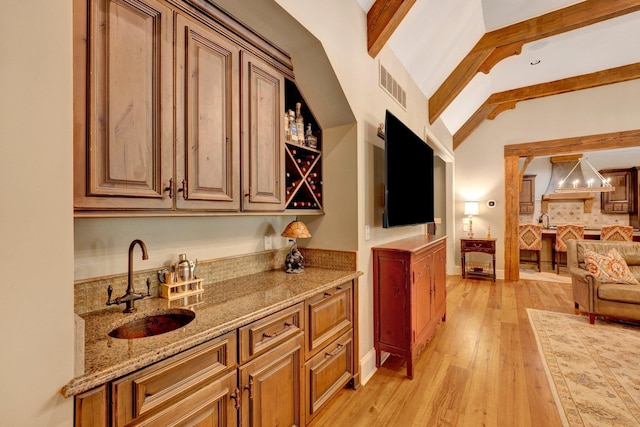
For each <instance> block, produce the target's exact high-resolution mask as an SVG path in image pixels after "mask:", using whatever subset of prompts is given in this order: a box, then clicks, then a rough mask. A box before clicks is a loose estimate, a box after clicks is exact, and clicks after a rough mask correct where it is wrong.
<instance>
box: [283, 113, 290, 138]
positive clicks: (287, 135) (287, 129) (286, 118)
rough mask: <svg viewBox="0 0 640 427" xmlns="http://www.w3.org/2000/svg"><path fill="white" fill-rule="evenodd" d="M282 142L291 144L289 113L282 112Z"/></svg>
mask: <svg viewBox="0 0 640 427" xmlns="http://www.w3.org/2000/svg"><path fill="white" fill-rule="evenodd" d="M284 140H285V141H287V142H291V129H290V127H289V112H288V111H285V112H284Z"/></svg>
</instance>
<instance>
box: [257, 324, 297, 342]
mask: <svg viewBox="0 0 640 427" xmlns="http://www.w3.org/2000/svg"><path fill="white" fill-rule="evenodd" d="M292 326H293V325H292V324H291V323H289V322H284V328H282V329H280V330H279V331H278V332H274V333H272V334H268V333H266V332H263V333H262V336H263V337H265V338H275V337H277V336H278V335H280V334H283V333H285V332H287V331H288V330H289V328H291V327H292Z"/></svg>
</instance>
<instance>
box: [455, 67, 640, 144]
mask: <svg viewBox="0 0 640 427" xmlns="http://www.w3.org/2000/svg"><path fill="white" fill-rule="evenodd" d="M638 78H640V63H638V62H637V63H635V64H629V65H624V66H622V67H616V68H610V69H608V70H602V71H596V72H594V73H589V74H583V75H580V76H576V77H570V78H567V79H562V80H555V81H553V82H548V83H541V84H537V85H532V86H526V87H522V88H518V89H512V90H507V91H504V92H499V93H494V94H492V95H491V96H490V97H489V98H487V100H486V101H485V102H484V103H483V104H482V105H481V106H480V108H478V109H477V110H476V112H475V113H474V114H473V115H472V116H471V117H470V118H469V120H467V122H466V123H465V124H463V125H462V126H461V127H460V129H459V130H458V131H457V132H456V133H455V135H454V136H453V149H454V150H455V149H456V148H457V147H459V146H460V144H462V142H463V141H464V140H465V139H466V138H467V137H468V136H469V135H471V133H472V132H473V131H474V130H476V128H477V127H478V126H480V124H482V122H483V121H484V120H486V119H489V120H493V119H494V118H495V117H496V116H497V115H498V114H500V113H501V112H503V111H506V110H507V109H512V108H515V105H516V103H517V102H520V101H526V100H530V99H536V98H543V97H545V96H552V95H558V94H561V93H566V92H573V91H576V90H583V89H589V88H593V87H598V86H605V85H609V84H614V83H620V82H625V81H628V80H634V79H638Z"/></svg>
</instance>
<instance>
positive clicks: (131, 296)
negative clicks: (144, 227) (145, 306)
mask: <svg viewBox="0 0 640 427" xmlns="http://www.w3.org/2000/svg"><path fill="white" fill-rule="evenodd" d="M136 245H140V249H142V259H149V255H147V247H146V246H145V244H144V242H143V241H142V240H140V239H136V240H134V241H133V242H131V244H130V245H129V270H128V272H127V291H126V292H125V294H124V295H123V296H121V297H118V298H116V299H115V300H113V301H111V293H112V292H113V288H112V287H111V285H109V288H107V293H108V297H109V298H108V300H107V305H112V304H122V303H125V304H126V308H125V309H124V311H123V313H133V312H134V311H136V308H135V306H134V304H133V302H134V301H135V300H137V299H142V298H144V297H145V296H150V293H149V286H150V281H149V279H147V294H146V295H145V294H142V293H140V294H138V293H136V291H135V289H134V288H133V248H134V247H135V246H136Z"/></svg>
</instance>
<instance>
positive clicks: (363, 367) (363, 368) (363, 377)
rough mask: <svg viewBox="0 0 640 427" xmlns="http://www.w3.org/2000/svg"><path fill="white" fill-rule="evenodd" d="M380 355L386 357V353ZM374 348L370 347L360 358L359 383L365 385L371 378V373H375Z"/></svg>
mask: <svg viewBox="0 0 640 427" xmlns="http://www.w3.org/2000/svg"><path fill="white" fill-rule="evenodd" d="M382 357H383V358H384V359H386V358H387V357H389V355H388V354H385V353H383V354H382ZM377 370H378V368H376V349H375V348H372V349H371V350H369V351H368V352H367V354H365V355H364V357H363V358H362V359H360V385H365V384H366V383H367V381H369V380H370V379H371V377H372V376H373V374H375V373H376V371H377Z"/></svg>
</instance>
